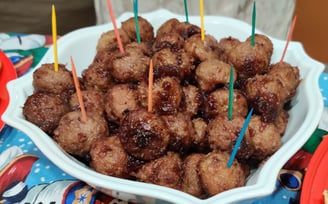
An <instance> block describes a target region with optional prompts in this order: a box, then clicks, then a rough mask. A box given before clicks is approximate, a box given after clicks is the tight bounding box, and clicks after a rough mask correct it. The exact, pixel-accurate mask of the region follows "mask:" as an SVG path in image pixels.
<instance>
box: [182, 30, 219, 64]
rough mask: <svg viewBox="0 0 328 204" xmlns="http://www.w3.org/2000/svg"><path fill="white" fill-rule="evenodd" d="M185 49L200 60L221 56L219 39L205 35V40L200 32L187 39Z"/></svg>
mask: <svg viewBox="0 0 328 204" xmlns="http://www.w3.org/2000/svg"><path fill="white" fill-rule="evenodd" d="M184 49H185V50H186V52H187V53H189V54H190V55H191V56H193V57H194V58H195V59H196V60H199V61H205V60H208V59H218V58H219V54H218V53H219V46H218V41H217V40H216V39H215V38H214V37H213V36H211V35H205V39H204V41H203V40H202V39H201V36H200V34H195V35H193V36H191V37H190V38H188V39H187V40H186V41H185V44H184Z"/></svg>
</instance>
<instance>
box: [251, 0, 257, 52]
mask: <svg viewBox="0 0 328 204" xmlns="http://www.w3.org/2000/svg"><path fill="white" fill-rule="evenodd" d="M255 22H256V2H255V0H254V3H253V14H252V38H251V46H253V47H254V46H255Z"/></svg>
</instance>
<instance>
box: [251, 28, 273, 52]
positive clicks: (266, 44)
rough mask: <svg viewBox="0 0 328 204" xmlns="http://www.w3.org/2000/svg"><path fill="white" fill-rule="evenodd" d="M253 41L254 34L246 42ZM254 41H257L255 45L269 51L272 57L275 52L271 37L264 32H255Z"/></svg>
mask: <svg viewBox="0 0 328 204" xmlns="http://www.w3.org/2000/svg"><path fill="white" fill-rule="evenodd" d="M251 41H252V36H249V37H248V38H247V39H246V42H247V43H251ZM254 42H255V47H258V49H263V50H264V51H265V52H266V53H267V56H268V57H269V58H271V55H272V52H273V44H272V42H271V40H270V38H269V37H267V36H266V35H263V34H258V33H255V35H254Z"/></svg>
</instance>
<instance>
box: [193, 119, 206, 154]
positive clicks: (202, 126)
mask: <svg viewBox="0 0 328 204" xmlns="http://www.w3.org/2000/svg"><path fill="white" fill-rule="evenodd" d="M192 124H193V127H194V130H195V133H196V134H195V138H194V141H193V143H194V146H195V148H196V149H198V150H204V149H206V148H207V147H208V139H207V132H206V131H207V123H206V122H205V120H204V119H203V118H195V119H193V120H192Z"/></svg>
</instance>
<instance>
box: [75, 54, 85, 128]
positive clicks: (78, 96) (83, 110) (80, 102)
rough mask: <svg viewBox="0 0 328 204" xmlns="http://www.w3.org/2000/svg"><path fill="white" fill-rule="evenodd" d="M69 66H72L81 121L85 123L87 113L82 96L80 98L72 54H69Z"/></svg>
mask: <svg viewBox="0 0 328 204" xmlns="http://www.w3.org/2000/svg"><path fill="white" fill-rule="evenodd" d="M71 67H72V74H73V79H74V84H75V89H76V94H77V98H78V100H79V104H80V107H81V113H82V122H84V123H85V122H87V120H88V118H87V113H86V111H85V106H84V102H83V98H82V93H81V88H80V83H79V80H78V78H77V74H76V68H75V65H74V61H73V58H72V56H71Z"/></svg>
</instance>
